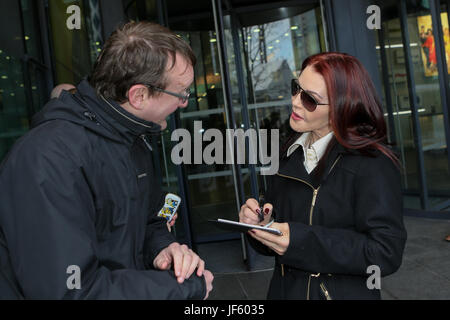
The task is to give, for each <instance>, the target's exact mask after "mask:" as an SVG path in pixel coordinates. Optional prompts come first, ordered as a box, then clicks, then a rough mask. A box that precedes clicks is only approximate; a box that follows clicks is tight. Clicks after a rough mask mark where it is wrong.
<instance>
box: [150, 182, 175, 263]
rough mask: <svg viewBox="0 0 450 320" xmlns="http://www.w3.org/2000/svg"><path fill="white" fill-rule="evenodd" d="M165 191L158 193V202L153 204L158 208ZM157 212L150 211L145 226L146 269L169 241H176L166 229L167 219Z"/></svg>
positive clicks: (162, 203) (161, 203) (162, 200)
mask: <svg viewBox="0 0 450 320" xmlns="http://www.w3.org/2000/svg"><path fill="white" fill-rule="evenodd" d="M164 198H165V193H163V192H162V191H161V192H160V195H159V201H158V204H160V205H157V206H155V207H156V208H158V209H155V210H159V209H160V208H161V207H162V206H163V205H164ZM157 214H158V212H150V213H149V219H148V222H147V227H146V230H145V240H144V241H145V243H144V254H145V256H144V258H145V259H144V260H145V264H146V267H147V268H148V269H151V268H153V260H155V258H156V256H157V255H158V254H159V252H161V250H163V249H164V248H166V247H168V246H169V245H170V244H171V243H173V242H176V239H175V237H174V236H173V235H172V233H170V232H169V231H168V229H167V221H166V219H164V218H161V217H158V215H157Z"/></svg>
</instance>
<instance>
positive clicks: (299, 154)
mask: <svg viewBox="0 0 450 320" xmlns="http://www.w3.org/2000/svg"><path fill="white" fill-rule="evenodd" d="M330 143H333V144H334V145H333V147H332V149H331V150H330V152H329V153H328V156H327V158H326V160H325V161H326V162H325V168H324V171H323V174H322V176H321V177H317V176H316V173H317V169H318V167H316V168H315V169H314V170H313V171H312V172H311V173H310V174H308V172H307V171H306V169H305V166H304V165H303V161H304V153H303V147H302V146H299V147H298V148H297V149H296V150H295V151H294V152H293V153H292V154H291V155H290V156H289V157H284V158H283V159H282V160H281V161H280V168H279V170H278V173H279V174H280V175H283V176H288V177H293V178H296V179H299V180H302V181H304V182H306V183H308V184H310V185H311V186H313V187H314V188H317V187H318V186H319V185H321V184H322V182H323V181H324V180H325V179H326V178H327V177H328V175H329V174H330V172H331V171H332V168H333V166H334V165H335V164H336V161H337V160H338V157H340V156H342V155H343V154H345V153H348V152H349V151H348V150H347V149H346V148H345V147H343V146H342V145H341V144H339V143H338V142H337V140H336V138H335V137H333V139H332V140H331V141H330Z"/></svg>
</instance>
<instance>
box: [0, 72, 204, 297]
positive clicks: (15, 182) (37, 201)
mask: <svg viewBox="0 0 450 320" xmlns="http://www.w3.org/2000/svg"><path fill="white" fill-rule="evenodd" d="M108 102H109V104H108V103H107V102H106V101H105V100H103V99H102V98H101V97H99V96H97V95H96V94H95V91H94V89H93V88H92V87H91V86H90V85H89V84H88V82H87V81H82V82H81V83H80V85H79V86H78V87H77V93H76V94H75V95H71V94H69V93H67V92H64V91H63V93H62V95H61V97H60V98H59V99H53V100H52V101H50V102H49V103H48V104H47V105H46V106H45V107H44V109H43V110H42V111H41V112H40V113H38V114H37V115H36V116H35V117H34V118H33V129H32V130H31V131H30V132H29V133H27V134H26V135H25V136H24V137H22V138H21V139H20V140H19V141H18V142H17V143H16V144H15V145H14V147H13V148H12V150H11V152H10V153H9V154H8V156H7V157H6V158H5V159H4V161H3V163H2V165H1V168H0V199H1V200H0V298H6V299H13V298H16V297H24V298H27V299H28V298H30V299H72V298H75V299H202V298H203V297H204V296H205V294H206V291H205V290H206V289H205V280H204V277H197V276H196V275H195V274H194V275H193V276H191V279H189V280H186V281H185V282H184V283H183V284H178V283H177V281H176V278H175V277H174V275H173V272H171V271H160V270H155V269H154V267H153V260H154V258H155V257H156V256H157V254H158V253H159V252H160V251H161V250H162V249H164V248H166V247H167V246H168V245H169V244H171V243H173V242H175V239H174V238H173V236H172V235H171V234H170V233H169V232H168V231H167V227H166V224H165V220H164V219H162V218H158V217H157V216H156V214H157V212H158V211H159V209H160V208H161V207H162V205H163V201H164V194H163V193H162V191H161V187H160V183H159V181H156V178H155V173H154V168H153V164H152V155H151V151H150V148H151V147H150V140H151V138H152V136H153V137H154V136H155V135H157V134H159V132H160V129H161V127H160V126H158V125H156V124H154V123H151V122H147V121H143V120H141V119H138V118H137V117H134V116H133V115H131V114H130V113H128V112H126V111H125V110H124V109H123V108H121V107H120V105H118V104H117V103H115V102H113V101H108ZM70 266H77V267H79V268H80V271H81V273H80V275H81V277H80V280H81V283H80V284H81V288H80V289H76V288H75V289H70V288H73V285H74V284H76V278H75V277H74V276H75V275H76V273H75V272H74V271H73V270H74V269H72V268H74V267H70ZM75 268H76V267H75Z"/></svg>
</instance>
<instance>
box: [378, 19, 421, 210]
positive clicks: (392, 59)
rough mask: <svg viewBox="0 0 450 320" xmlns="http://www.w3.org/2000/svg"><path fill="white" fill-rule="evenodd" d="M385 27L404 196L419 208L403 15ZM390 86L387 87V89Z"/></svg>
mask: <svg viewBox="0 0 450 320" xmlns="http://www.w3.org/2000/svg"><path fill="white" fill-rule="evenodd" d="M382 31H383V34H384V41H385V48H384V50H385V52H386V59H387V66H388V70H383V72H388V73H389V90H391V96H392V103H393V106H392V110H393V118H394V125H395V131H396V132H395V133H396V137H397V145H396V146H395V147H396V149H397V150H398V151H399V156H400V161H401V164H402V167H403V172H402V185H403V189H404V190H405V193H406V194H407V196H406V197H405V198H404V200H405V207H407V208H416V209H419V208H420V198H419V172H418V166H417V150H416V146H415V144H414V132H413V124H412V119H411V109H410V103H409V93H408V83H407V78H406V67H405V58H404V53H403V44H402V30H401V25H400V19H399V18H394V19H390V20H388V21H384V22H383V23H382ZM412 48H413V47H412ZM380 50H381V48H380V47H379V46H378V47H377V52H378V53H379V51H380ZM416 60H417V57H414V56H413V61H416ZM386 89H387V88H384V90H386ZM384 101H385V99H384ZM385 119H386V121H387V114H385Z"/></svg>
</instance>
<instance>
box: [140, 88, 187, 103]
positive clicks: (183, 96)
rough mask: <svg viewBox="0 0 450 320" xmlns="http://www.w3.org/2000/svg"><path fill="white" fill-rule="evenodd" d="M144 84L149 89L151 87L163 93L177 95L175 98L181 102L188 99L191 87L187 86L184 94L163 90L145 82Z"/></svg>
mask: <svg viewBox="0 0 450 320" xmlns="http://www.w3.org/2000/svg"><path fill="white" fill-rule="evenodd" d="M145 86H146V87H148V88H150V89H153V90H155V91H159V92H163V93H165V94H169V95H171V96H174V97H177V98H179V99H180V100H181V102H182V103H186V101H188V99H189V96H190V95H191V89H189V88H187V89H186V90H185V91H184V94H179V93H175V92H172V91H167V90H164V89H161V88H158V87H155V86H152V85H150V84H145Z"/></svg>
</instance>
